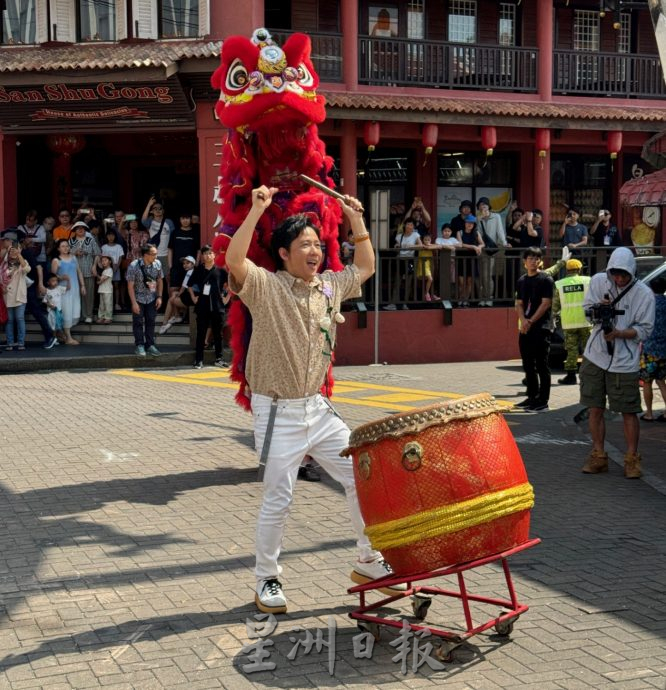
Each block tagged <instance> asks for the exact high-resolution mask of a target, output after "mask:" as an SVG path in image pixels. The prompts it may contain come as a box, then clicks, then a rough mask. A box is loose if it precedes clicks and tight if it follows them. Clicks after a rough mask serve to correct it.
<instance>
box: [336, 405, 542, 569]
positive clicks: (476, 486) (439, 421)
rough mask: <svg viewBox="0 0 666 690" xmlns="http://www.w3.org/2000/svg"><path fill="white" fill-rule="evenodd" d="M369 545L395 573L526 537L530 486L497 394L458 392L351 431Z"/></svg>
mask: <svg viewBox="0 0 666 690" xmlns="http://www.w3.org/2000/svg"><path fill="white" fill-rule="evenodd" d="M344 453H345V454H349V453H351V455H352V456H353V459H354V477H355V480H356V490H357V492H358V499H359V503H360V506H361V513H362V514H363V519H364V520H365V524H366V534H367V535H368V537H369V539H370V542H371V543H372V546H373V547H374V548H375V549H378V550H380V551H381V552H382V553H383V555H384V557H385V558H386V560H387V561H388V562H389V563H390V564H391V566H392V568H393V570H394V571H395V573H396V574H398V575H403V574H405V575H406V574H414V573H421V572H428V571H431V570H436V569H438V568H442V567H445V566H447V565H452V564H456V563H465V562H467V561H471V560H475V559H478V558H483V557H484V556H489V555H492V554H495V553H498V552H500V551H503V550H505V549H509V548H511V547H513V546H516V545H518V544H521V543H522V542H524V541H526V540H527V539H528V537H529V526H530V509H531V508H532V505H533V504H534V493H533V490H532V486H531V485H530V484H529V482H528V481H527V474H526V472H525V466H524V465H523V461H522V458H521V456H520V452H519V450H518V447H517V446H516V442H515V440H514V438H513V435H512V434H511V431H510V430H509V427H508V425H507V423H506V421H505V420H504V417H503V416H502V414H501V408H500V406H499V405H498V403H497V402H496V401H495V399H494V398H493V397H492V396H491V395H489V394H487V393H483V394H479V395H474V396H470V397H466V398H460V399H458V400H455V401H453V402H446V403H442V404H438V405H432V406H430V407H424V408H421V409H418V410H415V411H413V412H410V413H406V414H396V415H391V416H390V417H386V418H384V419H381V420H379V421H377V422H372V423H370V424H365V425H363V426H361V427H359V428H358V429H355V430H354V431H353V433H352V435H351V438H350V447H349V449H347V450H346V451H344Z"/></svg>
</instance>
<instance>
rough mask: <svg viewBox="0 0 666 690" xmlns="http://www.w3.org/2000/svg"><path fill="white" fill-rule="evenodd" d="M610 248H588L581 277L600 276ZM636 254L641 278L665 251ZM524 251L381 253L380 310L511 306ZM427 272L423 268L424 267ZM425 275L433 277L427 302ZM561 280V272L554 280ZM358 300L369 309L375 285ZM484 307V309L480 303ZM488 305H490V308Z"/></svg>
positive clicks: (558, 252)
mask: <svg viewBox="0 0 666 690" xmlns="http://www.w3.org/2000/svg"><path fill="white" fill-rule="evenodd" d="M614 249H615V248H614V247H608V248H607V247H587V248H583V249H581V250H580V253H579V254H578V256H577V258H579V259H580V260H581V261H582V263H583V270H582V273H583V274H584V275H594V274H595V273H598V272H599V271H603V270H605V268H606V265H607V263H608V258H609V256H610V254H611V253H612V251H613V250H614ZM631 249H632V250H633V251H634V253H635V254H637V257H636V259H637V266H638V268H637V274H638V277H639V278H643V277H645V276H646V275H647V274H648V273H649V272H650V271H651V270H652V269H654V268H656V267H658V266H660V265H661V264H662V263H663V262H664V261H665V260H666V247H653V248H650V249H649V250H647V251H649V252H650V253H644V251H645V250H641V249H639V250H636V249H635V248H633V247H632V248H631ZM523 252H524V249H500V250H499V251H498V252H497V253H496V254H495V255H494V256H490V255H489V254H488V253H487V252H485V253H482V254H481V255H480V256H476V255H474V256H468V255H463V253H462V252H461V251H460V250H459V251H458V253H457V254H451V253H450V252H449V251H447V250H434V251H433V256H432V257H423V255H421V256H419V254H418V250H415V255H414V256H413V257H400V256H399V250H398V249H395V250H394V249H382V250H380V251H379V261H378V265H377V268H378V271H379V280H378V285H379V293H378V299H379V306H380V308H382V309H394V308H395V309H404V308H407V309H430V308H441V306H442V302H443V301H448V302H450V304H451V306H452V307H461V308H464V307H476V306H494V307H512V306H513V304H514V295H515V287H516V282H517V280H518V278H520V276H521V275H522V274H523V273H524V268H523V258H522V254H523ZM561 256H562V249H561V248H560V247H554V248H552V249H546V250H544V267H546V268H548V267H551V266H554V265H555V264H556V263H557V262H558V261H559V260H560V259H561ZM426 267H427V268H426ZM428 275H430V276H432V280H433V282H432V287H431V289H430V292H429V294H431V295H433V294H434V295H435V299H433V300H427V299H426V294H428V293H426V287H427V281H428ZM560 277H564V267H563V265H562V267H561V268H560V270H559V271H558V274H557V275H556V276H555V279H556V280H557V279H558V278H560ZM359 301H362V302H365V303H366V304H367V305H368V306H370V305H373V306H374V304H375V284H374V281H372V280H369V281H367V282H366V283H365V284H364V286H363V296H362V297H361V298H360V300H359ZM482 303H483V304H482ZM489 303H491V304H489Z"/></svg>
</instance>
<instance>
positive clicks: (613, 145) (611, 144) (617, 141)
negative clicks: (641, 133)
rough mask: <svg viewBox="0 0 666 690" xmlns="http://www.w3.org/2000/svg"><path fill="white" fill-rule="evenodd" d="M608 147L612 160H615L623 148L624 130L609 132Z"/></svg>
mask: <svg viewBox="0 0 666 690" xmlns="http://www.w3.org/2000/svg"><path fill="white" fill-rule="evenodd" d="M606 148H607V149H608V153H610V157H611V160H615V159H616V158H617V154H618V153H619V152H620V151H621V150H622V132H620V131H619V130H614V131H612V132H608V137H607V138H606Z"/></svg>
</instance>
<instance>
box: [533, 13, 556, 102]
mask: <svg viewBox="0 0 666 690" xmlns="http://www.w3.org/2000/svg"><path fill="white" fill-rule="evenodd" d="M553 31H554V27H553V0H539V2H537V47H538V48H539V72H538V74H539V96H541V100H542V101H551V100H552V98H553Z"/></svg>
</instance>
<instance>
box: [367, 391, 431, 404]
mask: <svg viewBox="0 0 666 690" xmlns="http://www.w3.org/2000/svg"><path fill="white" fill-rule="evenodd" d="M438 397H439V396H438V395H437V394H436V393H434V394H433V395H423V394H422V393H407V392H405V393H386V394H385V395H372V396H366V397H364V398H363V400H376V401H377V402H382V401H383V402H425V401H426V400H433V399H436V398H438Z"/></svg>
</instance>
